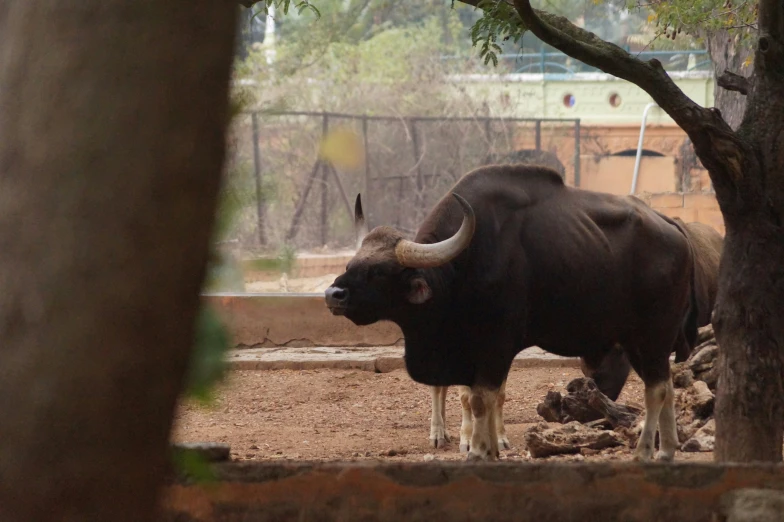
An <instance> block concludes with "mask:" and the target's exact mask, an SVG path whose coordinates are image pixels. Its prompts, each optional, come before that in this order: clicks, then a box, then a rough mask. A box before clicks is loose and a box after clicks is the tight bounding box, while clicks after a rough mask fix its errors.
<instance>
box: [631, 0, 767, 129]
mask: <svg viewBox="0 0 784 522" xmlns="http://www.w3.org/2000/svg"><path fill="white" fill-rule="evenodd" d="M629 7H630V8H638V9H644V10H651V11H652V15H651V19H652V20H653V21H655V23H656V26H657V28H658V32H657V35H656V36H657V38H658V37H663V38H662V39H664V40H667V39H674V38H675V37H676V36H677V35H680V34H681V33H688V34H690V35H692V36H693V37H695V38H697V39H698V40H699V41H700V42H702V43H704V45H705V46H706V47H707V49H708V55H709V56H710V57H711V61H712V62H713V67H714V70H715V72H716V78H720V77H721V75H722V74H723V73H724V71H726V70H729V71H733V72H736V73H738V74H743V75H747V74H749V72H750V71H751V62H752V58H753V55H754V47H753V44H754V36H755V35H756V31H757V25H756V24H757V16H758V6H757V2H756V1H753V0H666V1H665V0H655V1H653V2H650V3H644V4H643V3H641V2H640V1H639V0H635V3H630V4H629ZM714 92H715V95H714V96H715V101H714V106H715V107H716V108H717V109H719V110H720V111H721V114H722V116H723V117H724V120H725V121H726V122H727V123H728V124H729V126H730V127H732V128H733V129H737V128H738V126H739V125H740V123H741V120H742V118H743V114H744V110H745V107H746V98H745V96H744V95H743V94H740V93H738V92H735V91H732V90H728V89H715V91H714Z"/></svg>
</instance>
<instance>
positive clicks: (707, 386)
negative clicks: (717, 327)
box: [672, 326, 719, 451]
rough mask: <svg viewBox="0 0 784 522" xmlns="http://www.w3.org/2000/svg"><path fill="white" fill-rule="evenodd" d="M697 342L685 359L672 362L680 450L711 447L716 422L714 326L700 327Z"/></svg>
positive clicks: (716, 352)
mask: <svg viewBox="0 0 784 522" xmlns="http://www.w3.org/2000/svg"><path fill="white" fill-rule="evenodd" d="M698 340H699V341H700V343H701V344H699V345H698V346H697V347H696V348H695V349H694V351H692V354H691V356H690V357H689V359H688V360H687V361H684V362H682V363H678V364H673V365H672V378H673V384H674V385H675V388H676V390H675V394H676V395H675V397H676V398H675V411H676V413H677V415H678V440H679V441H680V442H681V451H713V441H714V436H715V434H716V422H715V421H714V420H713V405H714V402H715V398H714V393H715V391H716V382H717V381H718V366H716V364H715V363H716V360H717V358H718V355H719V346H718V345H717V344H716V337H715V336H714V334H713V327H711V326H707V327H705V328H703V329H701V330H700V337H699V339H698Z"/></svg>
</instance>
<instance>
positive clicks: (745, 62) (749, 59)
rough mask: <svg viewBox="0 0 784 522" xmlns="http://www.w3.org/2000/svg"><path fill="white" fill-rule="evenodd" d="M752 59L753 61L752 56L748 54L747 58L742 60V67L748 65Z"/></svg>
mask: <svg viewBox="0 0 784 522" xmlns="http://www.w3.org/2000/svg"><path fill="white" fill-rule="evenodd" d="M753 61H754V56H749V57H748V58H746V60H744V62H743V67H748V66H749V65H751V62H753Z"/></svg>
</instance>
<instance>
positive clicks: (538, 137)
mask: <svg viewBox="0 0 784 522" xmlns="http://www.w3.org/2000/svg"><path fill="white" fill-rule="evenodd" d="M536 150H537V151H540V150H542V120H536Z"/></svg>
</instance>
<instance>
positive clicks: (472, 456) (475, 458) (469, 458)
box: [466, 451, 498, 462]
mask: <svg viewBox="0 0 784 522" xmlns="http://www.w3.org/2000/svg"><path fill="white" fill-rule="evenodd" d="M492 460H498V456H497V455H496V456H491V455H490V453H487V454H485V455H480V454H478V453H472V452H470V451H469V452H468V455H466V462H484V461H488V462H489V461H492Z"/></svg>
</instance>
